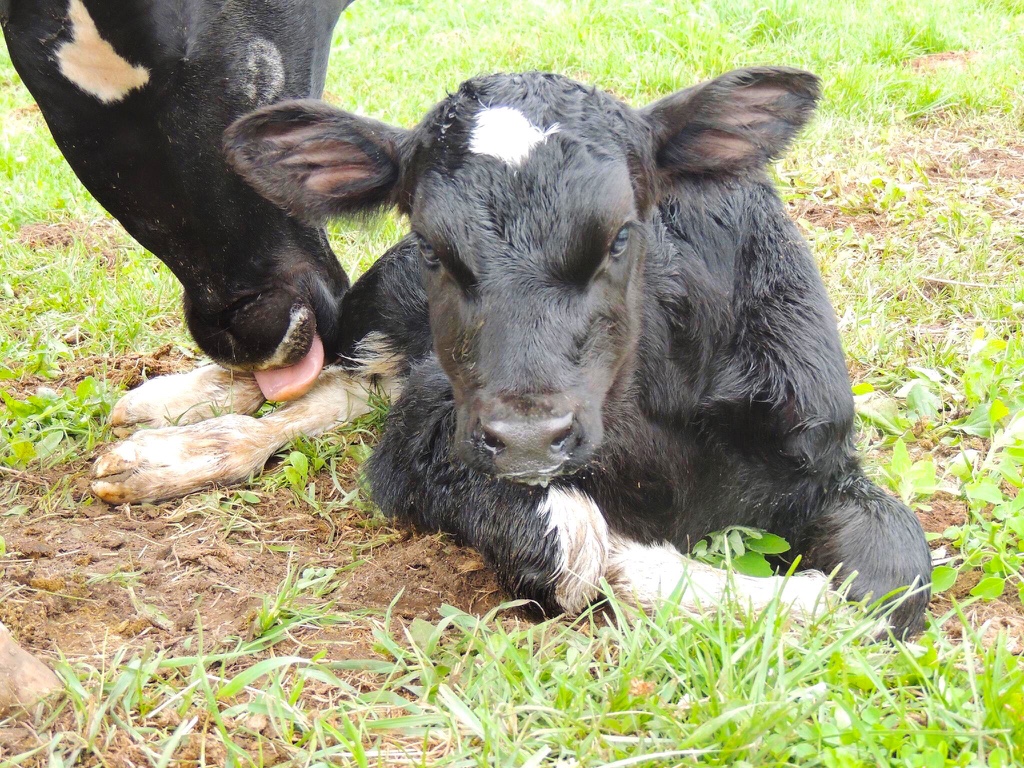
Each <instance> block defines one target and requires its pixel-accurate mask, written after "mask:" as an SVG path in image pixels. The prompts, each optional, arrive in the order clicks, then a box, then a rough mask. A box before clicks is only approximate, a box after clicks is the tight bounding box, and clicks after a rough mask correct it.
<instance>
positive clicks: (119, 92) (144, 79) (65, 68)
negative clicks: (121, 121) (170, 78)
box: [57, 0, 149, 104]
mask: <svg viewBox="0 0 1024 768" xmlns="http://www.w3.org/2000/svg"><path fill="white" fill-rule="evenodd" d="M68 20H69V21H70V22H71V40H70V41H69V42H66V43H64V44H63V45H62V46H61V47H60V48H59V49H58V50H57V63H58V64H59V66H60V73H61V74H62V75H64V77H66V78H67V79H68V80H70V81H71V82H72V83H74V84H75V85H77V86H78V87H79V88H81V89H82V90H83V91H85V92H86V93H88V94H90V95H91V96H95V97H96V98H97V99H99V100H100V101H102V102H103V103H104V104H114V103H116V102H118V101H121V100H122V99H124V98H125V97H126V96H127V95H128V94H129V93H131V92H132V91H134V90H136V89H138V88H141V87H142V86H144V85H145V84H146V83H148V82H149V70H148V69H147V68H146V67H143V66H141V65H138V64H132V63H131V62H130V61H127V60H125V59H124V58H123V57H121V56H120V55H119V54H118V53H117V51H115V50H114V46H112V45H111V44H110V43H108V42H107V41H106V40H104V39H103V38H102V37H100V33H99V30H98V29H96V23H95V22H94V21H93V20H92V16H90V15H89V11H88V9H87V8H86V7H85V5H83V3H82V0H71V4H70V5H69V6H68Z"/></svg>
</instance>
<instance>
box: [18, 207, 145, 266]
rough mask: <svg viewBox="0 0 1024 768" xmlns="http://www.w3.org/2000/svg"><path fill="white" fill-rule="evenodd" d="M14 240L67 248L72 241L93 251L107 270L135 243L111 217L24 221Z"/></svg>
mask: <svg viewBox="0 0 1024 768" xmlns="http://www.w3.org/2000/svg"><path fill="white" fill-rule="evenodd" d="M17 240H18V242H19V243H20V244H21V245H23V246H25V247H26V248H32V249H33V250H37V249H38V250H54V249H56V250H67V249H68V248H70V247H71V246H73V245H74V244H75V243H79V242H80V243H82V245H83V246H84V247H85V249H86V250H87V251H89V252H91V253H95V254H96V255H97V256H98V257H99V258H101V259H103V262H104V264H105V266H106V268H107V269H108V270H113V269H115V268H116V267H117V265H118V262H119V261H120V259H121V257H122V256H123V255H124V254H125V252H127V251H129V250H131V249H132V248H134V247H136V246H135V245H134V241H133V240H132V239H131V237H130V236H129V235H128V233H127V232H125V231H124V229H123V228H122V227H121V225H120V224H118V223H117V222H116V221H114V220H112V219H94V220H91V221H81V220H77V219H71V220H64V221H57V222H39V223H36V224H26V225H24V226H23V227H21V228H20V229H19V230H18V234H17Z"/></svg>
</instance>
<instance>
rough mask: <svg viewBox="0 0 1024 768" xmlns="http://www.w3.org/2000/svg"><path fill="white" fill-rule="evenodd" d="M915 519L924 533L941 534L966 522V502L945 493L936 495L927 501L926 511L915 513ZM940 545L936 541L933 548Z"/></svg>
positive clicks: (921, 510)
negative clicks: (919, 522)
mask: <svg viewBox="0 0 1024 768" xmlns="http://www.w3.org/2000/svg"><path fill="white" fill-rule="evenodd" d="M917 519H918V520H920V521H921V527H922V528H924V530H925V532H926V533H942V532H944V531H945V530H946V529H947V528H951V527H953V526H955V525H963V524H964V523H966V522H967V502H965V501H964V500H963V499H958V498H955V497H953V496H949V495H948V494H945V493H937V494H936V495H935V496H933V497H932V498H931V499H929V500H928V509H919V510H918V511H917ZM941 544H942V540H941V539H937V540H936V541H935V542H934V543H933V546H934V547H938V546H940V545H941Z"/></svg>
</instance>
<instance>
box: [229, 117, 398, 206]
mask: <svg viewBox="0 0 1024 768" xmlns="http://www.w3.org/2000/svg"><path fill="white" fill-rule="evenodd" d="M407 135H408V132H407V131H404V130H402V129H401V128H394V127H392V126H390V125H386V124H384V123H380V122H378V121H376V120H371V119H369V118H365V117H359V116H357V115H352V114H349V113H347V112H342V111H340V110H337V109H334V108H333V107H330V106H328V105H327V104H324V103H323V102H320V101H313V100H300V101H286V102H281V103H279V104H272V105H270V106H267V107H263V108H261V109H259V110H257V111H255V112H253V113H251V114H249V115H246V116H245V117H243V118H241V119H239V120H237V121H236V122H235V123H234V124H232V125H231V126H229V127H228V129H227V131H226V132H225V133H224V150H225V153H226V154H227V158H228V162H229V163H230V164H231V166H232V167H233V168H234V169H235V170H236V171H238V173H239V174H241V175H242V176H243V177H244V178H245V179H246V180H247V181H248V182H249V183H250V184H251V185H252V186H253V187H254V188H255V189H256V191H258V192H259V193H260V194H261V195H263V196H264V197H265V198H267V199H268V200H270V201H271V202H273V203H276V204H277V205H279V206H281V207H282V208H284V209H285V210H286V211H288V212H289V213H291V214H292V215H295V216H298V217H300V218H302V219H305V220H307V221H314V222H317V221H323V220H324V219H325V218H327V217H329V216H340V215H344V214H349V213H358V212H360V211H368V210H371V209H374V208H377V207H379V206H382V205H386V204H389V203H391V202H392V194H393V191H394V189H395V186H396V185H397V183H398V180H399V177H400V175H401V151H402V150H401V148H402V145H403V140H404V139H405V137H406V136H407Z"/></svg>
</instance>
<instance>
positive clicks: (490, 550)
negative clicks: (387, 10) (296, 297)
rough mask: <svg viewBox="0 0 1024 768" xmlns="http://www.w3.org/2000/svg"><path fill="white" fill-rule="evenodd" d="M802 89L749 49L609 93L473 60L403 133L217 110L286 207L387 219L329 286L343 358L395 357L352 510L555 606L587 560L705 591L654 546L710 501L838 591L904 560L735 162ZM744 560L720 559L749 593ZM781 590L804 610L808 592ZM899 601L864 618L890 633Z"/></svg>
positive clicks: (914, 618) (780, 246) (596, 567)
mask: <svg viewBox="0 0 1024 768" xmlns="http://www.w3.org/2000/svg"><path fill="white" fill-rule="evenodd" d="M817 99H818V82H817V79H816V78H814V77H813V76H812V75H809V74H807V73H804V72H799V71H796V70H788V69H776V68H764V69H750V70H741V71H737V72H732V73H729V74H727V75H724V76H722V77H719V78H717V79H716V80H712V81H710V82H708V83H704V84H702V85H698V86H695V87H693V88H690V89H687V90H684V91H680V92H678V93H676V94H673V95H671V96H669V97H667V98H665V99H663V100H662V101H659V102H657V103H656V104H654V105H652V106H650V107H647V108H646V109H644V110H639V111H637V110H632V109H630V108H628V107H626V106H625V105H623V104H622V103H620V102H618V101H617V100H615V99H614V98H612V97H611V96H609V95H607V94H605V93H602V92H600V91H597V90H594V89H591V88H587V87H585V86H582V85H580V84H578V83H575V82H572V81H570V80H567V79H565V78H562V77H557V76H554V75H546V74H525V75H495V76H491V77H481V78H477V79H474V80H471V81H469V82H467V83H465V84H464V85H463V86H462V87H461V88H460V89H459V91H458V92H457V93H456V94H454V95H452V96H450V97H449V98H448V99H446V100H445V101H444V102H442V103H441V104H440V105H438V106H437V107H436V108H435V109H434V110H433V111H431V113H430V114H429V115H428V116H427V117H426V118H425V120H424V121H423V122H422V123H421V124H420V125H419V126H417V127H416V128H414V129H412V130H408V131H406V130H401V129H398V128H393V127H390V126H385V125H382V124H380V123H377V122H374V121H371V120H367V119H365V118H360V117H356V116H354V115H348V114H344V113H340V112H337V111H335V110H332V109H329V108H327V107H324V106H323V105H320V104H317V103H315V102H294V103H291V104H287V105H283V106H278V107H269V108H265V109H262V110H260V111H258V112H256V113H254V115H252V116H250V117H247V118H245V119H243V120H242V121H240V122H239V123H236V125H235V126H234V127H233V128H232V129H231V131H229V136H228V150H229V156H230V157H231V158H232V161H233V163H234V164H235V166H236V168H238V169H239V170H240V171H241V172H242V174H243V175H245V176H246V177H247V178H249V179H250V181H251V182H252V183H253V184H254V186H256V188H257V189H258V190H259V191H260V192H262V193H263V194H264V195H266V196H267V197H268V198H270V199H271V200H273V201H274V202H277V203H278V204H279V205H281V206H283V207H285V208H286V209H288V210H289V211H291V212H293V213H296V214H298V215H301V216H305V217H314V218H315V217H319V216H322V215H329V214H345V213H348V212H351V211H355V210H359V209H363V208H367V207H373V206H377V205H381V204H385V203H390V204H394V205H397V206H398V207H399V208H400V209H401V210H402V211H403V212H404V213H406V214H407V215H408V216H409V218H410V221H411V225H412V229H413V235H411V236H410V237H409V238H406V239H405V240H404V241H403V242H402V243H400V244H399V245H398V246H396V247H395V248H394V249H392V250H391V251H389V252H388V253H387V254H386V255H385V256H384V257H382V259H381V260H380V261H379V262H378V263H377V264H376V265H375V266H374V267H373V268H372V269H371V270H370V271H369V272H368V273H367V274H366V275H365V276H364V277H363V278H362V279H361V280H360V281H359V282H358V283H357V284H356V286H355V287H354V288H353V289H352V291H351V292H350V293H349V294H348V295H347V296H346V298H345V301H344V304H343V318H342V327H343V328H344V329H345V331H344V333H345V334H346V337H345V338H346V340H345V343H344V348H345V351H346V352H347V354H348V355H349V356H350V357H351V358H353V359H359V360H362V361H364V362H365V359H366V352H367V349H370V348H372V350H373V351H374V352H375V353H377V354H380V353H382V351H385V350H386V351H387V352H388V353H390V354H397V355H398V357H399V358H400V359H401V360H402V365H401V370H400V373H399V376H400V378H401V379H402V380H403V381H404V387H405V390H404V393H403V395H402V396H401V398H400V399H398V401H397V402H396V403H395V404H394V406H393V409H392V413H391V416H390V417H389V421H388V425H387V428H386V431H385V435H384V438H383V440H382V442H381V444H380V446H379V448H378V450H377V451H376V453H375V454H374V457H373V459H372V460H371V463H370V465H369V476H370V480H371V485H372V489H373V493H374V496H375V498H376V500H377V502H378V504H379V505H380V506H381V508H382V509H384V510H385V511H386V512H387V513H388V514H391V515H395V516H398V517H402V518H405V519H409V520H412V521H414V522H415V523H416V524H418V525H420V526H422V527H425V528H428V529H441V530H445V531H449V532H451V533H453V534H455V535H456V536H458V537H459V538H460V539H462V540H464V541H466V542H468V543H470V544H472V545H473V546H475V547H477V548H479V549H480V550H481V551H482V552H483V553H484V554H485V556H486V557H487V558H488V560H489V561H490V562H491V564H492V565H493V566H494V568H495V569H496V571H497V572H498V574H499V576H500V577H501V579H502V581H503V583H504V584H505V586H506V587H507V588H508V589H509V591H510V592H511V593H513V594H514V595H517V596H526V597H531V598H534V599H536V600H538V601H539V602H540V603H541V604H542V605H544V606H545V607H547V608H549V609H551V610H556V611H561V610H567V611H576V610H580V609H581V608H582V607H583V606H584V605H585V604H586V603H587V602H588V601H590V600H592V599H594V598H595V597H596V596H597V595H598V590H597V587H596V584H597V582H598V580H599V579H600V578H602V577H604V578H606V579H608V581H609V582H610V583H612V585H613V586H614V587H615V588H616V589H617V590H619V591H623V592H626V593H632V594H633V595H635V596H637V597H639V598H640V599H641V600H642V601H653V600H655V599H657V598H658V597H661V596H665V595H667V594H669V593H671V592H673V590H675V589H676V587H677V585H678V584H679V582H680V580H681V579H684V578H686V579H688V580H689V582H690V583H689V585H688V586H687V588H686V590H684V593H683V597H684V598H686V599H695V600H697V601H699V600H700V599H701V598H702V597H703V598H704V599H705V600H706V599H716V598H717V596H718V595H720V593H721V588H722V587H721V583H720V582H716V581H715V579H716V578H717V577H716V576H715V575H714V574H711V573H708V572H706V571H703V570H701V569H700V568H698V567H697V566H696V565H695V564H693V563H691V564H689V565H688V566H686V567H684V566H683V564H682V562H683V561H682V559H681V558H680V557H679V556H678V551H683V552H685V551H687V550H689V548H690V547H691V546H692V545H693V544H694V543H695V542H696V541H697V540H699V539H700V538H701V537H703V536H704V535H705V534H707V533H709V532H711V531H714V530H716V529H720V528H723V527H725V526H729V525H749V526H757V527H762V528H767V529H768V530H770V531H772V532H774V533H777V534H779V535H781V536H784V537H785V538H786V539H788V540H789V541H790V542H792V543H794V544H795V547H794V552H795V554H799V555H801V556H802V558H803V561H802V564H803V565H805V566H812V567H814V568H817V569H820V570H822V571H824V572H826V573H831V572H832V571H834V570H836V569H838V571H837V579H839V580H843V579H845V578H846V577H848V576H851V575H853V574H856V577H855V579H854V581H853V586H852V592H851V597H852V598H853V599H858V600H859V599H862V598H865V597H868V596H874V597H875V598H880V597H883V596H885V595H888V594H890V593H892V592H895V591H903V590H905V589H906V588H907V587H911V586H916V587H923V586H924V585H926V584H927V583H928V581H929V578H930V560H929V553H928V548H927V546H926V544H925V540H924V535H923V533H922V531H921V528H920V525H919V524H918V522H917V520H916V519H915V518H914V516H913V514H912V513H911V511H910V510H909V509H907V508H906V507H905V506H904V505H902V504H900V503H899V502H898V501H896V500H895V499H893V498H892V497H890V496H888V495H887V494H885V493H883V492H882V491H881V490H880V489H878V488H877V487H876V486H874V485H873V484H871V483H870V482H869V481H868V480H867V479H866V478H865V477H864V475H863V474H862V472H861V470H860V468H859V467H858V464H857V458H856V456H855V453H854V449H853V439H852V438H853V402H852V397H851V395H850V383H849V380H848V377H847V373H846V368H845V365H844V361H843V355H842V350H841V348H840V343H839V337H838V333H837V329H836V323H835V319H834V315H833V312H832V309H831V307H830V305H829V302H828V300H827V297H826V295H825V292H824V288H823V286H822V284H821V280H820V278H819V276H818V274H817V270H816V268H815V265H814V261H813V259H812V257H811V255H810V253H809V252H808V249H807V247H806V245H805V243H804V241H803V239H802V238H801V236H800V234H799V232H798V231H797V229H796V228H795V227H794V225H793V224H792V223H791V222H790V221H789V219H788V218H787V217H786V215H785V212H784V210H783V208H782V205H781V203H780V201H779V199H778V196H777V195H776V193H775V191H774V189H773V187H772V185H771V183H770V182H769V180H768V178H767V176H766V174H765V166H766V164H767V162H768V161H769V160H770V159H771V158H773V157H775V156H777V155H779V154H780V153H781V152H782V151H784V150H785V148H786V146H787V145H788V143H789V141H790V140H791V139H792V138H793V136H794V135H795V134H796V133H797V132H798V131H799V130H800V128H801V127H802V126H803V125H804V124H805V122H806V121H807V120H808V119H809V117H810V115H811V114H812V112H813V108H814V106H815V103H816V101H817ZM677 550H678V551H677ZM753 581H756V580H753ZM763 584H764V583H763V582H761V583H760V584H753V583H750V582H748V583H746V586H745V588H746V589H748V591H750V592H751V593H752V597H753V599H754V600H755V602H757V601H758V600H759V599H760V598H759V597H758V596H757V595H756V594H753V593H756V592H757V591H758V590H759V589H762V588H763ZM789 597H790V598H791V599H792V600H793V602H794V603H795V604H796V606H797V607H798V609H800V610H807V611H809V610H812V604H813V602H814V599H815V597H816V594H814V587H813V585H811V586H810V587H809V586H808V585H805V584H802V583H800V582H799V581H794V582H793V583H792V584H791V589H790V595H789ZM926 603H927V595H926V594H922V593H921V592H920V591H918V593H916V594H914V595H913V596H911V597H910V598H909V599H907V600H905V601H904V602H903V603H902V604H901V605H900V606H899V608H898V609H897V610H896V612H895V614H894V615H893V619H892V622H893V625H894V628H895V629H896V630H897V631H898V632H901V633H903V632H908V631H909V632H916V631H918V630H919V629H920V628H921V627H922V625H923V612H924V608H925V605H926Z"/></svg>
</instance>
